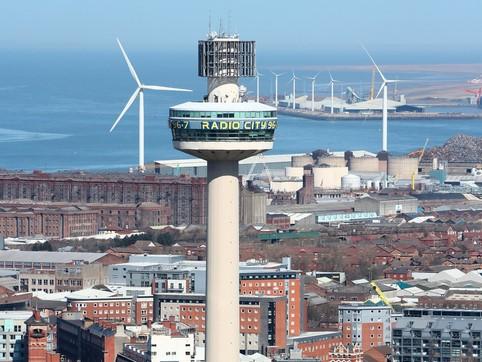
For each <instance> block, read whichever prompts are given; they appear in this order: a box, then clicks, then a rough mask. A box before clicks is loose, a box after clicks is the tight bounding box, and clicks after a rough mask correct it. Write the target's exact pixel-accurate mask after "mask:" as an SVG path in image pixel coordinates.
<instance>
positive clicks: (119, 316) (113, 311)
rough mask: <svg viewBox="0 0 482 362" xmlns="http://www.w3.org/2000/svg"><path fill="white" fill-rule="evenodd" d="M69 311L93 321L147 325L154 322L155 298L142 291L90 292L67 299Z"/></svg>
mask: <svg viewBox="0 0 482 362" xmlns="http://www.w3.org/2000/svg"><path fill="white" fill-rule="evenodd" d="M67 309H68V310H69V311H72V312H80V313H82V315H83V316H84V317H86V318H89V319H90V320H93V321H102V320H109V321H116V322H119V323H125V324H136V325H141V324H147V323H148V322H152V321H153V298H152V295H151V294H143V293H142V291H137V292H135V291H134V292H132V293H117V292H104V291H97V290H90V291H89V292H85V293H83V295H79V296H70V297H68V298H67Z"/></svg>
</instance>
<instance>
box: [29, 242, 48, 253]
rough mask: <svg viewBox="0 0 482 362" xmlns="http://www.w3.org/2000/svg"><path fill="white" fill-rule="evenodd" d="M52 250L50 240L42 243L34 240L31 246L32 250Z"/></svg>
mask: <svg viewBox="0 0 482 362" xmlns="http://www.w3.org/2000/svg"><path fill="white" fill-rule="evenodd" d="M52 250H53V248H52V244H50V242H48V241H46V242H43V243H40V242H36V243H35V244H33V246H32V251H52Z"/></svg>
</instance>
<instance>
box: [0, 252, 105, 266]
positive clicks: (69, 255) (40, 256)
mask: <svg viewBox="0 0 482 362" xmlns="http://www.w3.org/2000/svg"><path fill="white" fill-rule="evenodd" d="M104 255H107V254H106V253H81V252H58V251H23V250H0V262H27V263H54V264H69V263H72V262H74V261H83V262H87V263H93V262H95V261H96V260H99V259H100V258H102V257H103V256H104Z"/></svg>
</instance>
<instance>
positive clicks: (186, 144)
mask: <svg viewBox="0 0 482 362" xmlns="http://www.w3.org/2000/svg"><path fill="white" fill-rule="evenodd" d="M255 55H256V54H255V42H254V41H241V40H240V39H239V38H238V36H227V35H224V34H221V35H218V34H216V33H211V34H209V35H208V38H207V40H201V41H199V44H198V75H199V76H201V77H205V78H207V94H206V96H205V97H204V99H203V100H202V101H200V102H186V103H182V104H178V105H176V106H173V107H171V108H170V110H169V127H170V128H171V132H172V143H173V146H174V147H175V148H176V149H178V150H180V151H183V152H185V153H188V154H190V155H193V156H196V157H200V158H202V159H205V160H207V163H208V166H207V172H208V229H207V230H208V243H207V285H206V290H207V293H206V361H209V362H224V361H237V360H239V346H240V334H239V331H240V329H239V325H240V323H239V179H238V175H239V170H238V161H239V160H242V159H244V158H247V157H250V156H253V155H255V154H257V153H260V152H263V151H266V150H270V149H271V148H272V147H273V139H274V133H275V130H276V128H277V125H278V123H277V115H276V108H274V107H270V106H268V105H265V104H262V103H258V102H253V101H248V100H247V99H246V95H245V91H244V90H243V88H242V87H240V86H239V84H238V81H239V78H240V77H254V76H255V75H256V57H255Z"/></svg>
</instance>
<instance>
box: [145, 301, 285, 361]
mask: <svg viewBox="0 0 482 362" xmlns="http://www.w3.org/2000/svg"><path fill="white" fill-rule="evenodd" d="M205 301H206V297H205V296H204V295H200V294H172V293H163V294H155V295H154V318H155V321H156V322H161V321H163V320H173V321H179V322H182V323H185V324H187V325H189V326H191V327H194V328H195V329H196V345H197V346H198V347H203V346H204V345H205V332H206V322H205V313H206V310H205ZM239 315H240V337H239V338H240V345H241V351H244V352H246V353H248V354H251V353H255V352H260V353H263V354H266V353H270V352H274V351H276V350H283V349H285V348H286V297H285V296H241V299H240V302H239ZM218 317H219V318H223V316H221V315H219V316H218Z"/></svg>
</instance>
